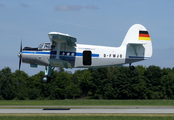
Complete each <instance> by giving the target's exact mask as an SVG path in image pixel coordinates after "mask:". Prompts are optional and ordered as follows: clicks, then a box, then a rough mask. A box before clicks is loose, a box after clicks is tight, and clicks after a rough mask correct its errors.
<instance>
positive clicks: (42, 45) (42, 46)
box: [38, 43, 51, 49]
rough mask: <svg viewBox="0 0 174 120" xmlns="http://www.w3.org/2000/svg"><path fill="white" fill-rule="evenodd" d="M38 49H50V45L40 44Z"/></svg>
mask: <svg viewBox="0 0 174 120" xmlns="http://www.w3.org/2000/svg"><path fill="white" fill-rule="evenodd" d="M38 49H51V43H42V44H40V45H39V47H38Z"/></svg>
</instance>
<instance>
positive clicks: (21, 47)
mask: <svg viewBox="0 0 174 120" xmlns="http://www.w3.org/2000/svg"><path fill="white" fill-rule="evenodd" d="M20 52H22V40H21V48H20Z"/></svg>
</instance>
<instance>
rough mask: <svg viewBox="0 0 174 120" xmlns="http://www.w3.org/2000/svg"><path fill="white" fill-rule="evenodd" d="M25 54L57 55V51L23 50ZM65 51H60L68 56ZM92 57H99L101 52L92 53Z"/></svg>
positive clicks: (79, 54)
mask: <svg viewBox="0 0 174 120" xmlns="http://www.w3.org/2000/svg"><path fill="white" fill-rule="evenodd" d="M22 53H23V54H45V55H50V54H51V53H52V54H53V55H56V53H57V51H51V52H50V51H49V52H45V51H22ZM62 53H63V51H60V56H67V55H62ZM67 53H70V54H72V53H74V56H81V57H82V56H83V53H79V52H65V54H67ZM92 57H99V54H92Z"/></svg>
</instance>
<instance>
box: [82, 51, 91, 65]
mask: <svg viewBox="0 0 174 120" xmlns="http://www.w3.org/2000/svg"><path fill="white" fill-rule="evenodd" d="M91 56H92V54H91V51H83V65H91Z"/></svg>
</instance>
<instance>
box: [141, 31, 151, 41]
mask: <svg viewBox="0 0 174 120" xmlns="http://www.w3.org/2000/svg"><path fill="white" fill-rule="evenodd" d="M139 40H147V41H151V39H150V36H149V33H148V32H147V31H139Z"/></svg>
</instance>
